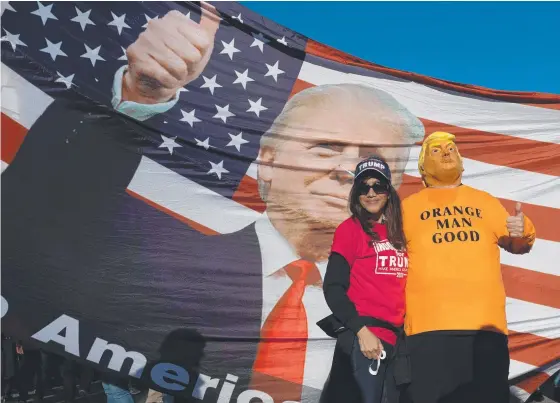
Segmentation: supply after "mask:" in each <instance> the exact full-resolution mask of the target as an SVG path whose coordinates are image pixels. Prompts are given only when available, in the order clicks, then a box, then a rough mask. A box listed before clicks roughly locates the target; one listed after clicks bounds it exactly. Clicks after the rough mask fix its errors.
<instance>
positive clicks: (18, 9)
mask: <svg viewBox="0 0 560 403" xmlns="http://www.w3.org/2000/svg"><path fill="white" fill-rule="evenodd" d="M213 5H214V6H215V7H216V9H217V11H218V12H219V14H220V16H221V21H220V28H219V29H218V31H217V34H216V37H215V46H214V50H213V54H212V56H211V59H210V62H209V64H208V66H207V67H206V68H205V70H204V71H203V72H202V74H201V75H200V76H199V77H198V78H197V79H196V80H194V81H193V82H191V83H189V84H188V85H187V86H185V87H184V88H183V89H182V90H181V91H180V93H179V100H178V102H177V103H176V105H174V106H173V107H172V108H171V109H169V110H167V111H165V112H162V113H158V114H155V115H153V116H151V117H149V118H148V119H147V120H144V121H143V122H141V123H140V124H141V125H142V126H143V127H144V128H145V129H146V130H149V131H150V133H152V135H151V136H144V137H142V139H141V140H139V141H138V142H137V143H136V145H135V146H136V147H137V150H138V152H139V153H140V154H141V155H142V158H141V161H140V163H139V165H138V168H137V170H136V172H135V174H134V176H133V177H132V179H131V181H130V183H129V184H128V186H127V189H126V192H127V193H128V195H129V197H131V198H135V199H137V200H139V201H141V202H142V203H145V204H147V205H149V206H150V208H153V209H157V210H159V211H161V212H164V213H165V214H167V215H169V216H172V217H174V219H176V220H178V221H180V222H182V223H184V224H185V225H187V226H189V227H191V228H194V229H195V230H196V231H198V232H200V233H202V234H205V235H207V236H215V237H219V236H223V235H227V234H235V233H236V232H237V231H240V230H243V229H244V228H247V227H248V226H250V225H252V224H253V223H254V222H255V221H256V220H258V219H259V217H260V216H261V215H262V214H263V212H264V211H265V204H264V202H263V201H262V199H261V196H260V195H259V191H258V186H257V169H258V163H257V162H256V161H257V156H258V155H259V149H260V138H261V136H262V135H263V133H264V132H266V131H267V130H268V129H269V128H270V126H271V124H272V123H273V122H274V120H275V119H276V118H277V117H278V115H279V114H280V112H281V111H282V109H283V107H284V105H285V104H286V102H287V101H288V100H289V99H290V98H291V97H292V96H293V95H295V94H297V93H298V92H300V91H302V90H304V89H307V88H311V87H314V86H319V85H324V84H340V83H357V84H365V85H368V86H372V87H374V88H376V89H379V90H382V91H385V92H386V93H388V94H390V95H391V96H393V97H394V98H395V99H396V100H397V101H398V102H400V103H401V104H402V105H403V106H404V107H406V108H407V109H408V110H409V111H410V112H411V113H412V114H414V115H415V116H417V117H418V118H419V119H420V120H421V122H422V124H423V125H424V128H425V133H426V134H430V133H432V132H434V131H448V132H451V133H454V134H455V135H456V136H457V142H458V144H459V147H460V150H461V154H462V156H463V158H464V166H465V175H464V183H465V184H467V185H470V186H472V187H475V188H477V189H481V190H484V191H487V192H489V193H491V194H492V195H494V196H496V197H498V198H499V199H500V201H501V202H502V203H503V205H504V206H505V207H506V209H508V211H514V206H515V203H516V202H522V203H523V212H524V213H525V214H527V215H528V216H529V217H530V218H531V219H532V221H533V222H534V224H535V226H536V229H537V237H538V239H537V240H536V242H535V246H534V248H533V251H532V252H531V253H530V254H527V255H522V256H514V255H511V254H508V253H505V252H502V254H501V263H502V274H503V280H504V283H505V287H506V292H507V306H506V309H507V318H508V327H509V330H510V335H509V348H510V356H511V366H510V379H511V385H512V386H511V391H512V393H513V394H515V395H516V396H517V397H519V398H520V399H521V400H526V399H527V398H528V397H529V396H530V394H531V393H532V392H533V391H535V390H536V388H537V387H538V386H539V385H540V384H542V383H543V382H544V381H545V380H546V379H547V378H548V377H549V376H550V375H551V374H553V373H554V372H556V371H557V370H558V369H560V364H559V359H560V341H559V339H558V337H559V336H560V298H559V295H560V277H559V275H560V269H559V266H558V264H557V263H556V261H555V259H557V258H558V256H560V231H559V230H558V228H560V179H559V175H560V96H558V95H551V94H540V93H517V92H506V91H495V90H490V89H487V88H481V87H476V86H472V85H463V84H458V83H452V82H447V81H442V80H438V79H435V78H430V77H425V76H421V75H417V74H414V73H409V72H403V71H396V70H393V69H389V68H386V67H383V66H379V65H376V64H373V63H369V62H366V61H363V60H360V59H358V58H355V57H353V56H351V55H348V54H345V53H343V52H340V51H338V50H336V49H333V48H330V47H328V46H325V45H323V44H320V43H317V42H315V41H313V40H311V39H309V38H306V37H304V36H302V35H300V34H298V33H296V32H293V31H290V30H289V29H287V28H285V27H282V26H280V25H278V24H276V23H274V22H273V21H270V20H268V19H266V18H264V17H262V16H260V15H258V14H255V13H253V12H251V11H250V10H248V9H246V8H244V7H242V6H241V5H239V4H236V3H233V2H219V3H215V4H213ZM170 10H178V11H179V12H181V13H182V14H184V15H186V16H188V17H189V18H191V19H192V20H193V21H199V20H200V16H201V12H200V5H199V4H198V3H188V2H187V3H182V2H176V3H174V2H54V3H47V2H11V3H7V2H3V3H2V26H1V30H2V32H1V38H2V44H1V46H2V71H1V73H2V149H1V160H2V171H5V170H6V169H9V165H10V164H11V163H12V162H13V161H14V160H15V159H17V155H18V150H19V148H20V146H21V145H22V144H23V143H24V141H25V138H26V134H27V132H28V130H29V129H31V127H32V126H33V125H34V124H35V122H36V121H37V119H38V118H39V117H40V116H41V115H42V114H43V113H44V112H45V110H46V109H47V108H48V107H49V105H51V103H53V102H54V101H55V100H57V99H59V98H60V99H68V98H69V97H75V98H76V99H78V98H79V99H81V100H87V101H88V102H92V103H96V104H101V105H105V106H107V108H112V98H113V96H114V93H113V90H114V89H113V85H114V82H115V75H116V74H117V72H118V71H119V69H121V68H122V67H123V66H127V63H128V61H127V55H126V49H127V48H128V47H129V46H130V45H131V44H132V43H133V42H134V41H135V40H136V39H137V38H138V36H139V35H140V33H141V32H143V31H144V30H145V29H146V27H147V23H148V22H149V21H150V20H153V19H158V18H162V17H163V16H165V15H166V14H167V13H168V12H169V11H170ZM294 12H295V11H294ZM384 40H390V38H389V39H384ZM403 51H406V50H403ZM132 117H134V116H132ZM62 124H64V123H63V122H61V125H62ZM421 141H422V139H418V141H417V142H416V146H414V147H413V148H412V150H411V155H410V158H409V160H408V163H407V165H406V168H405V171H404V176H403V183H402V185H401V186H400V189H399V194H400V195H401V197H405V196H407V195H409V194H411V193H414V192H416V191H418V190H420V189H421V188H422V184H421V182H420V178H419V173H418V171H417V160H418V153H419V150H420V147H419V146H418V145H419V144H420V143H421ZM99 164H103V160H102V159H100V160H99ZM2 219H3V221H4V220H6V219H7V217H4V214H3V217H2ZM209 258H211V257H209ZM4 287H5V286H4V285H3V286H2V288H3V292H2V294H3V295H4ZM311 338H312V337H311V336H310V339H311Z"/></svg>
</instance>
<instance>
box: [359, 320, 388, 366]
mask: <svg viewBox="0 0 560 403" xmlns="http://www.w3.org/2000/svg"><path fill="white" fill-rule="evenodd" d="M358 340H359V342H360V350H361V351H362V353H363V354H364V355H365V356H366V357H367V358H369V359H370V360H373V359H377V358H378V357H379V355H380V354H381V351H383V344H382V343H381V340H379V339H378V338H377V336H376V335H374V334H373V333H372V332H371V330H369V329H368V328H367V327H365V326H364V327H362V328H361V329H360V331H359V332H358Z"/></svg>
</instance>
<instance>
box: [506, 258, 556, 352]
mask: <svg viewBox="0 0 560 403" xmlns="http://www.w3.org/2000/svg"><path fill="white" fill-rule="evenodd" d="M502 278H503V280H504V286H505V288H506V294H507V296H508V297H511V298H516V299H520V300H523V301H527V302H532V303H534V304H539V305H546V306H550V307H553V308H557V309H560V298H559V296H560V276H555V275H553V274H547V273H541V272H538V271H533V270H527V269H522V268H519V267H514V266H508V265H505V264H503V265H502ZM559 353H560V351H559Z"/></svg>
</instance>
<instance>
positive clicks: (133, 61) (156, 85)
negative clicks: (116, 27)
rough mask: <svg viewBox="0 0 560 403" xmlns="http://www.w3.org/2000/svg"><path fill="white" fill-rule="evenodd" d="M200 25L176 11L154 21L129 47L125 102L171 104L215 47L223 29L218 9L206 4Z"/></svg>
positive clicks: (194, 76)
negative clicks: (176, 94)
mask: <svg viewBox="0 0 560 403" xmlns="http://www.w3.org/2000/svg"><path fill="white" fill-rule="evenodd" d="M201 4H202V16H201V20H200V23H196V22H194V21H192V20H191V19H190V18H188V17H187V16H186V15H183V14H182V13H181V12H179V11H177V10H172V11H170V12H168V13H167V14H166V15H165V16H164V17H163V18H161V19H157V20H156V19H152V20H150V22H148V27H147V28H146V30H145V31H144V32H142V33H141V34H140V36H139V37H138V39H137V40H136V41H135V42H134V43H133V44H132V45H130V46H129V47H128V49H127V50H126V56H127V58H128V70H127V72H126V74H125V75H124V79H123V94H122V97H123V99H124V100H128V101H134V102H138V103H144V104H154V103H160V102H166V101H169V100H170V99H171V98H173V96H174V95H175V93H176V92H177V90H178V89H179V88H181V87H183V86H185V85H186V84H188V83H190V82H191V81H193V80H195V79H196V78H198V76H199V75H200V74H201V73H202V71H203V70H204V68H205V67H206V65H207V64H208V60H210V56H211V55H212V50H213V48H214V38H215V36H216V31H217V30H218V28H219V26H220V17H219V16H218V12H217V11H216V9H215V8H214V7H213V6H211V5H209V4H207V3H204V2H201Z"/></svg>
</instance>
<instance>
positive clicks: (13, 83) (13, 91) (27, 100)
mask: <svg viewBox="0 0 560 403" xmlns="http://www.w3.org/2000/svg"><path fill="white" fill-rule="evenodd" d="M52 101H53V98H52V97H50V96H49V95H47V94H45V93H44V92H43V91H41V90H40V89H38V88H37V87H35V86H34V85H33V84H31V83H30V82H29V81H27V80H26V79H24V78H23V77H21V76H20V75H19V74H17V73H16V72H15V71H13V70H12V69H10V68H9V67H8V66H6V65H5V64H4V63H2V112H3V113H5V114H6V115H8V116H9V117H11V118H12V119H14V120H15V121H16V122H18V123H19V124H20V125H22V126H23V127H25V128H26V129H29V128H30V127H31V126H32V125H33V123H35V121H36V120H37V119H38V118H39V116H41V115H42V113H43V112H44V111H45V109H47V107H48V106H49V105H50V104H51V102H52Z"/></svg>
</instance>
